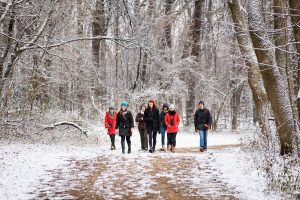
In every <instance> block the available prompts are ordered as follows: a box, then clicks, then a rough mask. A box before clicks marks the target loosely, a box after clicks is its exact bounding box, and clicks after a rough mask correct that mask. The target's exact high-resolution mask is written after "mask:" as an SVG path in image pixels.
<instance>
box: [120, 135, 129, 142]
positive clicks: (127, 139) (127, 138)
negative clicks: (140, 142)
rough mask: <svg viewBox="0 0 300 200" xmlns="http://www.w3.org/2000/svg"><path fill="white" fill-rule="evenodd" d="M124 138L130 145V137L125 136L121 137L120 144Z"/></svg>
mask: <svg viewBox="0 0 300 200" xmlns="http://www.w3.org/2000/svg"><path fill="white" fill-rule="evenodd" d="M125 138H126V141H127V143H130V142H131V141H130V136H125V135H121V142H125Z"/></svg>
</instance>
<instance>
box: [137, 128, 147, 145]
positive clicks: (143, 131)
mask: <svg viewBox="0 0 300 200" xmlns="http://www.w3.org/2000/svg"><path fill="white" fill-rule="evenodd" d="M139 132H140V136H141V148H142V150H145V149H148V134H147V131H146V129H139Z"/></svg>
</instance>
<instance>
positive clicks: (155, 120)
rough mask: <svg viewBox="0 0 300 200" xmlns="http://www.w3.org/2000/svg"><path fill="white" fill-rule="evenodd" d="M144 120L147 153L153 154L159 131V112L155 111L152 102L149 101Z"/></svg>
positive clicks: (155, 108)
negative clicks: (146, 134) (147, 143)
mask: <svg viewBox="0 0 300 200" xmlns="http://www.w3.org/2000/svg"><path fill="white" fill-rule="evenodd" d="M144 120H145V121H146V128H147V133H148V135H149V148H150V149H149V152H150V153H154V152H155V146H156V135H157V132H158V131H159V110H158V109H157V107H156V105H155V102H154V100H150V101H149V103H148V107H147V108H146V110H145V113H144Z"/></svg>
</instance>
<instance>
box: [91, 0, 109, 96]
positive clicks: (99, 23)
mask: <svg viewBox="0 0 300 200" xmlns="http://www.w3.org/2000/svg"><path fill="white" fill-rule="evenodd" d="M105 5H106V4H105V0H96V1H95V9H94V11H93V22H92V30H93V31H92V35H93V36H94V37H97V36H106V34H107V16H106V12H105ZM105 48H106V42H105V40H98V39H94V40H92V53H93V65H94V70H95V72H96V74H98V75H99V78H100V81H101V83H100V86H99V88H96V95H97V96H100V97H102V98H104V97H105V95H106V92H107V91H106V87H105V85H104V83H105V82H106V62H105V61H106V58H105V52H106V49H105ZM96 77H97V76H96ZM95 82H96V81H95Z"/></svg>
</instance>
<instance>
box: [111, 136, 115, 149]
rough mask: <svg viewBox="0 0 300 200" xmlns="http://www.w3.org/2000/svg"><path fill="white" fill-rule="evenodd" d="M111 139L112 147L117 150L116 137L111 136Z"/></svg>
mask: <svg viewBox="0 0 300 200" xmlns="http://www.w3.org/2000/svg"><path fill="white" fill-rule="evenodd" d="M109 137H110V142H111V146H113V147H114V148H116V146H115V137H116V135H110V136H109Z"/></svg>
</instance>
